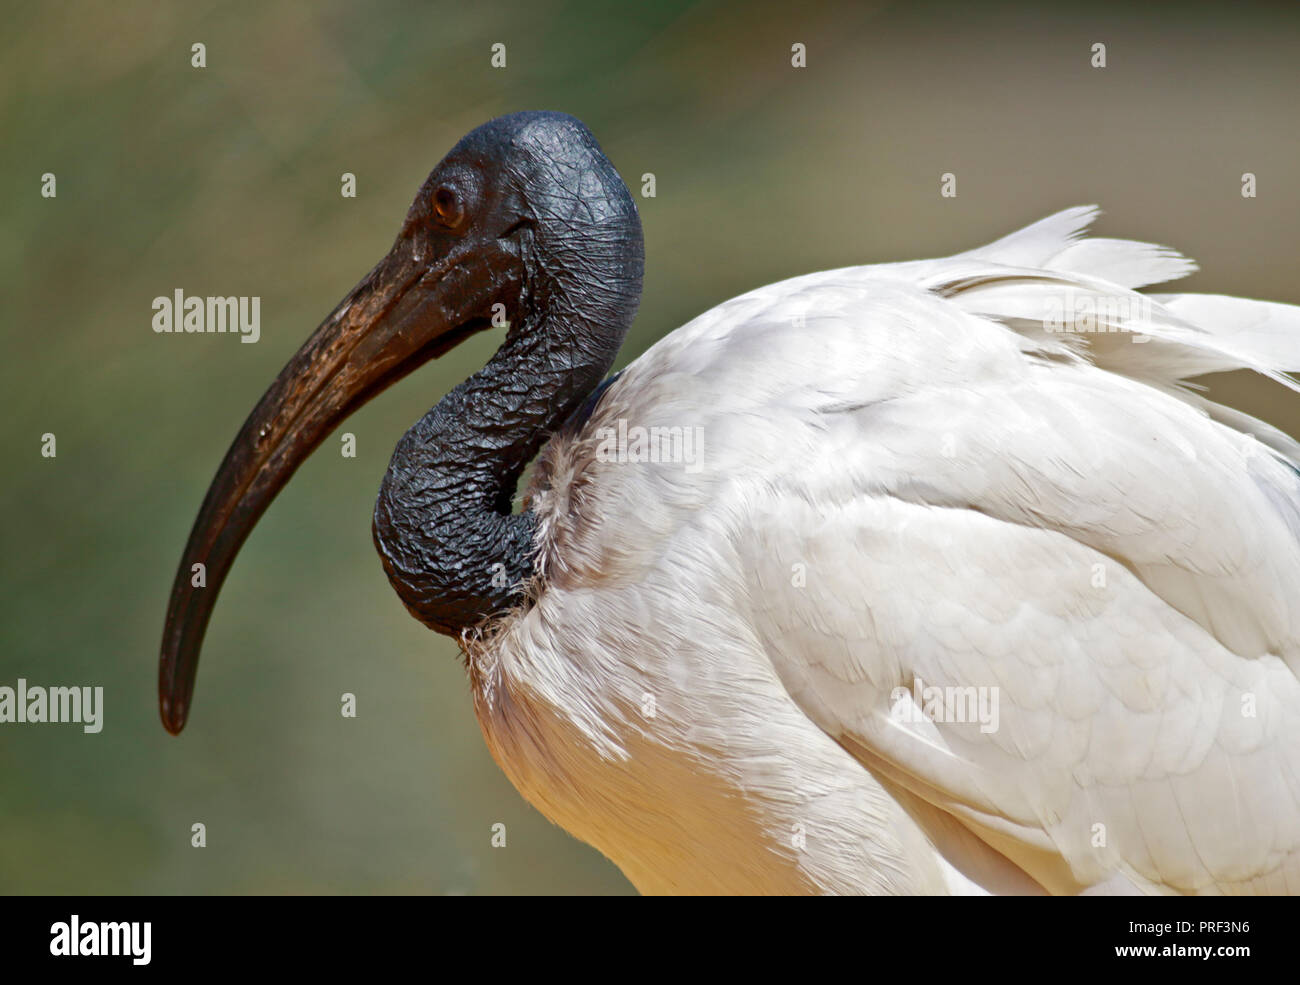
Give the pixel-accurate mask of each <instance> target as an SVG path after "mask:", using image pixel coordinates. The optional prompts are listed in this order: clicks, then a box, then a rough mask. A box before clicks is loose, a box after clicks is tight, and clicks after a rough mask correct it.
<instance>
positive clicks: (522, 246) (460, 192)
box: [159, 112, 642, 733]
mask: <svg viewBox="0 0 1300 985" xmlns="http://www.w3.org/2000/svg"><path fill="white" fill-rule="evenodd" d="M629 244H631V246H632V248H630V249H629ZM641 256H642V254H641V228H640V222H639V219H638V218H637V214H636V207H635V204H634V203H633V201H632V199H631V196H630V195H629V193H628V191H627V188H626V186H625V185H624V184H623V181H622V179H621V178H620V177H619V176H618V172H617V171H615V169H614V167H613V166H612V165H611V164H610V162H609V161H608V160H607V159H606V158H605V155H604V154H603V153H602V152H601V149H600V146H599V145H598V144H597V142H596V140H595V138H594V137H593V136H592V135H591V133H590V131H589V130H588V129H587V128H586V127H585V126H584V125H583V124H582V123H580V122H579V121H578V120H576V119H574V118H573V117H571V116H567V115H565V114H562V113H549V112H527V113H514V114H511V115H508V116H502V117H499V118H497V119H495V120H491V121H490V122H488V123H485V124H483V125H482V126H480V127H478V128H476V129H475V130H473V131H471V132H470V133H469V134H467V135H466V136H465V137H464V138H463V139H462V140H461V141H460V142H459V143H457V144H456V146H455V147H454V148H453V149H452V150H451V152H450V153H449V154H447V156H446V157H445V158H444V159H443V160H442V161H441V162H440V163H439V164H438V166H437V167H435V168H434V169H433V172H432V173H431V174H430V175H429V177H428V179H427V180H426V181H425V182H424V184H423V185H422V186H421V188H420V191H419V193H418V194H417V195H416V197H415V201H414V202H413V203H412V205H411V208H410V211H409V212H408V214H407V216H406V219H405V221H404V222H403V223H402V227H401V231H400V232H399V234H398V236H397V240H396V242H395V243H394V244H393V247H392V249H391V250H389V252H388V254H387V255H386V256H385V257H384V258H383V259H382V260H380V261H379V263H378V264H376V265H375V267H374V269H372V270H371V271H370V273H369V274H367V275H366V276H365V277H364V278H363V279H362V281H361V282H360V283H359V284H358V285H357V286H356V287H355V288H353V290H352V291H351V292H349V293H348V295H347V296H346V297H344V298H343V300H342V301H341V302H339V304H338V306H337V307H336V308H335V309H334V311H333V312H332V313H331V314H330V315H329V316H328V317H327V318H326V319H325V321H324V322H322V323H321V325H320V327H319V328H317V330H316V331H315V332H314V333H313V334H312V335H311V337H310V338H308V339H307V341H306V342H305V343H304V344H303V346H302V347H301V348H300V349H299V350H298V352H297V353H296V354H295V355H294V356H293V358H292V359H290V360H289V363H288V364H287V365H286V366H285V367H284V369H283V370H282V371H281V373H280V374H279V376H278V377H277V378H276V379H275V381H274V382H273V383H272V384H271V386H270V388H269V389H268V390H267V391H266V393H265V395H264V396H263V397H262V399H261V400H260V401H259V402H258V404H257V406H256V407H255V408H254V409H253V411H252V413H251V414H250V415H249V417H248V419H247V420H246V421H245V423H244V426H243V428H242V429H241V430H240V431H239V433H238V435H237V436H236V438H235V441H234V443H233V444H232V445H231V447H230V450H229V451H228V452H227V454H226V457H225V459H224V460H223V461H222V463H221V466H220V468H219V469H218V471H217V474H216V476H215V477H214V478H213V480H212V483H211V485H210V487H209V489H208V492H207V496H206V498H205V499H204V501H203V505H202V507H201V508H200V510H199V514H198V517H197V519H196V520H195V523H194V527H193V530H192V531H191V533H190V537H189V541H188V543H187V545H186V548H185V552H184V554H183V555H182V558H181V563H180V566H179V568H178V570H177V573H176V579H175V581H174V583H173V586H172V593H171V598H170V602H169V605H168V610H167V621H166V625H165V628H164V633H163V642H162V657H161V662H160V667H159V700H160V710H161V715H162V719H163V724H164V725H165V726H166V727H167V729H168V731H170V732H172V733H178V732H179V731H180V730H181V728H183V727H184V724H185V721H186V718H187V716H188V713H189V708H190V702H191V698H192V694H193V688H194V680H195V675H196V672H197V668H198V658H199V650H200V647H201V645H202V641H203V635H204V632H205V630H206V628H207V624H208V620H209V617H210V616H211V613H212V610H213V607H214V605H215V603H216V598H217V595H218V593H219V591H220V589H221V585H222V583H223V582H224V580H225V576H226V574H227V572H228V571H229V569H230V567H231V565H232V564H233V562H234V559H235V556H236V554H237V553H238V551H239V548H240V546H241V545H242V544H243V542H244V540H245V539H246V538H247V537H248V535H249V533H250V532H251V530H252V528H253V526H254V525H255V524H256V523H257V520H258V519H259V518H260V517H261V515H262V514H263V512H265V510H266V508H267V507H268V506H269V505H270V503H271V502H272V500H273V499H274V498H275V496H276V494H277V493H278V492H279V491H280V490H281V489H282V488H283V487H284V485H285V484H286V483H287V482H288V481H289V479H290V477H291V476H292V475H293V473H294V472H295V471H296V470H297V468H298V466H299V465H301V464H302V462H303V461H305V460H306V458H307V457H308V456H309V455H310V454H311V453H312V451H314V450H315V449H316V448H317V447H318V446H319V445H320V444H321V442H322V441H324V439H325V438H326V437H328V436H329V434H330V433H331V432H332V431H333V430H334V429H335V428H336V427H337V426H338V425H339V424H340V423H342V421H343V420H344V419H345V418H347V417H348V416H349V415H350V414H351V413H353V412H354V411H355V410H357V409H358V408H359V407H361V406H362V405H363V404H365V403H366V402H367V401H368V400H370V399H371V398H372V397H374V396H375V395H377V394H378V393H380V392H382V391H383V390H384V389H385V388H387V387H389V386H391V385H392V384H394V383H396V382H397V381H398V380H400V379H402V378H403V377H405V376H406V375H407V374H409V373H410V372H412V371H413V370H415V369H417V368H418V367H420V366H422V365H423V364H424V363H426V362H427V361H428V360H430V359H433V358H435V357H437V356H440V355H442V354H443V353H445V352H447V351H448V350H450V349H451V348H453V347H454V346H456V345H457V344H458V343H460V342H462V341H464V340H465V339H466V338H468V337H469V336H471V335H473V334H474V333H476V332H479V331H482V330H484V329H487V328H490V327H492V326H493V324H494V323H496V324H501V323H502V322H506V323H508V324H509V325H510V328H509V331H508V334H507V338H508V339H509V338H511V337H512V336H513V337H519V336H520V335H521V334H523V333H527V332H528V331H532V330H537V326H538V325H539V324H540V322H541V319H540V318H539V317H538V313H539V312H540V311H541V310H543V309H544V308H546V307H547V306H553V305H555V304H557V303H565V304H573V303H574V300H575V299H574V297H573V295H574V294H575V293H582V292H585V293H586V294H592V293H593V292H594V293H598V294H600V295H601V296H600V297H599V298H596V299H592V298H586V299H584V300H586V301H587V302H591V301H593V300H594V301H595V302H597V304H596V307H598V308H600V309H601V310H606V311H613V312H616V313H617V312H620V311H624V309H628V310H630V309H634V308H635V305H636V302H637V300H638V299H639V296H640V281H641ZM604 260H608V261H609V263H603V262H602V261H604ZM593 270H594V271H598V272H599V275H598V276H594V277H593V276H592V275H591V272H592V271H593ZM562 297H567V299H568V300H567V301H564V302H561V300H560V299H561V298H562ZM627 320H628V321H630V314H629V316H628V318H627ZM621 321H622V319H621V318H610V319H609V322H610V324H611V325H612V326H613V325H617V324H618V323H620V322H621ZM625 330H626V326H625V325H622V326H621V327H617V328H615V327H611V328H610V329H609V331H620V332H621V331H625ZM197 564H202V565H203V566H204V575H205V577H204V578H202V579H198V578H195V577H193V575H192V572H193V568H194V565H197Z"/></svg>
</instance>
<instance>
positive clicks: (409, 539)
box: [374, 113, 644, 637]
mask: <svg viewBox="0 0 1300 985" xmlns="http://www.w3.org/2000/svg"><path fill="white" fill-rule="evenodd" d="M457 156H459V158H460V159H462V160H466V161H468V162H470V163H471V164H472V165H473V166H475V167H480V168H481V169H482V173H483V181H484V182H485V184H487V183H493V184H495V183H504V184H505V185H506V186H508V187H509V189H510V191H511V194H512V196H513V200H514V201H515V203H516V207H517V208H518V209H519V210H520V213H521V214H522V215H523V216H524V220H523V221H522V224H517V225H516V227H515V228H514V229H513V230H512V231H511V232H510V233H509V236H508V239H507V238H505V237H503V241H507V242H512V243H513V244H514V245H515V246H516V247H517V254H516V255H517V257H518V260H519V261H520V264H521V267H522V286H521V288H520V289H519V291H518V295H517V297H514V298H509V297H503V298H501V299H500V302H501V303H503V304H505V305H506V307H507V318H508V319H509V322H510V328H509V329H508V331H507V334H506V338H505V341H504V343H503V344H502V346H501V348H500V349H499V350H497V352H496V354H495V355H494V356H493V357H492V359H491V360H490V361H489V362H488V364H487V365H486V366H485V367H484V368H483V369H482V370H481V371H479V372H478V373H475V374H474V375H473V376H472V377H470V378H469V379H468V380H466V381H465V382H464V383H462V384H461V385H460V386H458V387H456V388H455V389H454V390H452V391H451V392H450V393H449V394H447V396H446V397H444V398H443V399H442V400H441V401H440V402H439V403H438V405H437V406H436V407H434V408H433V410H431V411H430V412H429V413H428V414H426V415H425V416H424V417H423V418H422V419H421V420H420V421H419V422H418V423H417V424H416V425H415V426H414V427H413V428H411V430H410V431H408V432H407V433H406V434H405V435H404V436H403V438H402V440H401V441H400V442H399V443H398V445H397V449H396V450H395V451H394V453H393V457H392V460H391V462H390V463H389V466H388V472H387V474H386V475H385V476H384V481H383V485H382V486H381V488H380V491H379V499H378V501H377V502H376V504H375V516H374V539H375V547H376V549H377V550H378V551H379V556H380V558H381V559H382V560H383V564H384V570H385V571H386V572H387V573H388V577H389V580H390V581H391V582H392V584H393V587H394V588H395V589H396V591H397V594H398V595H399V596H400V597H401V599H402V601H403V602H404V603H405V605H406V607H407V608H408V609H409V610H410V612H411V614H412V615H414V616H415V617H416V618H417V619H419V620H420V621H421V622H423V623H424V624H425V625H427V626H429V627H430V628H432V629H435V630H437V631H438V632H440V633H445V634H447V635H450V636H456V637H459V636H460V635H461V633H462V631H464V630H466V629H470V628H472V627H475V626H477V625H479V624H481V623H482V622H483V621H484V620H485V619H487V618H489V617H491V616H493V615H495V614H499V613H501V612H503V611H505V610H507V609H510V608H512V607H514V606H516V605H518V604H519V603H520V602H522V601H523V598H524V596H523V586H524V583H525V582H526V581H527V580H528V579H529V578H530V577H531V576H532V574H533V563H534V560H535V544H534V534H535V531H536V519H535V517H534V516H533V515H532V514H531V513H529V512H524V513H522V514H512V513H511V501H512V499H513V496H514V493H515V487H516V485H517V483H518V481H519V476H520V475H521V474H522V472H523V470H524V468H525V466H526V465H527V464H528V462H529V461H530V460H531V459H532V458H533V457H534V456H535V455H536V454H537V452H538V451H539V450H540V449H541V447H542V445H543V444H544V443H545V442H546V441H547V440H548V439H549V438H550V436H551V434H552V433H553V432H554V431H555V429H557V428H558V427H560V426H561V425H562V424H563V423H564V422H565V421H566V420H568V419H569V418H570V417H571V416H572V415H573V414H574V412H575V411H577V410H578V409H579V408H580V407H581V406H582V405H583V403H584V401H586V399H587V398H588V397H589V396H590V395H591V394H592V393H593V391H594V390H595V389H596V387H597V386H598V385H599V383H600V381H601V380H602V379H603V378H604V377H605V375H606V373H608V372H609V369H610V366H611V365H612V364H613V362H614V358H615V356H616V355H617V353H618V350H619V346H620V345H621V344H622V341H623V337H624V336H625V335H626V333H627V330H628V328H629V327H630V325H631V323H632V319H633V317H634V316H635V314H636V308H637V305H638V303H639V301H640V297H641V276H642V269H643V266H644V246H643V242H642V235H641V222H640V219H639V217H638V216H637V211H636V206H635V204H634V202H633V200H632V197H631V195H630V194H629V193H628V190H627V187H626V186H625V185H624V183H623V181H622V179H621V178H620V177H619V175H618V172H617V171H615V170H614V167H613V165H611V164H610V163H609V161H608V160H607V159H606V158H605V156H604V154H603V153H602V152H601V150H600V147H599V145H598V144H597V143H596V140H595V138H594V137H593V136H592V135H591V133H590V132H589V131H588V130H587V128H586V127H585V126H583V125H582V124H581V123H580V122H578V121H577V120H575V119H573V118H572V117H570V116H566V115H564V114H559V113H516V114H513V115H511V116H505V117H501V118H499V119H496V120H493V121H491V122H490V123H487V124H485V125H484V126H482V127H479V128H478V129H477V130H475V131H473V132H472V133H470V134H469V135H468V136H467V137H466V138H465V139H464V140H462V141H461V142H460V143H459V144H458V145H457V146H456V148H455V149H454V150H453V151H452V153H451V154H450V155H448V159H451V158H453V157H457ZM436 174H437V172H435V176H436ZM433 185H436V182H435V180H434V177H432V176H431V178H430V181H429V183H428V184H427V185H426V188H425V189H422V191H421V194H422V195H427V194H431V193H432V188H431V187H430V186H433ZM418 204H419V199H417V205H418ZM412 211H413V212H415V211H416V210H415V209H414V208H413V210H412Z"/></svg>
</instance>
